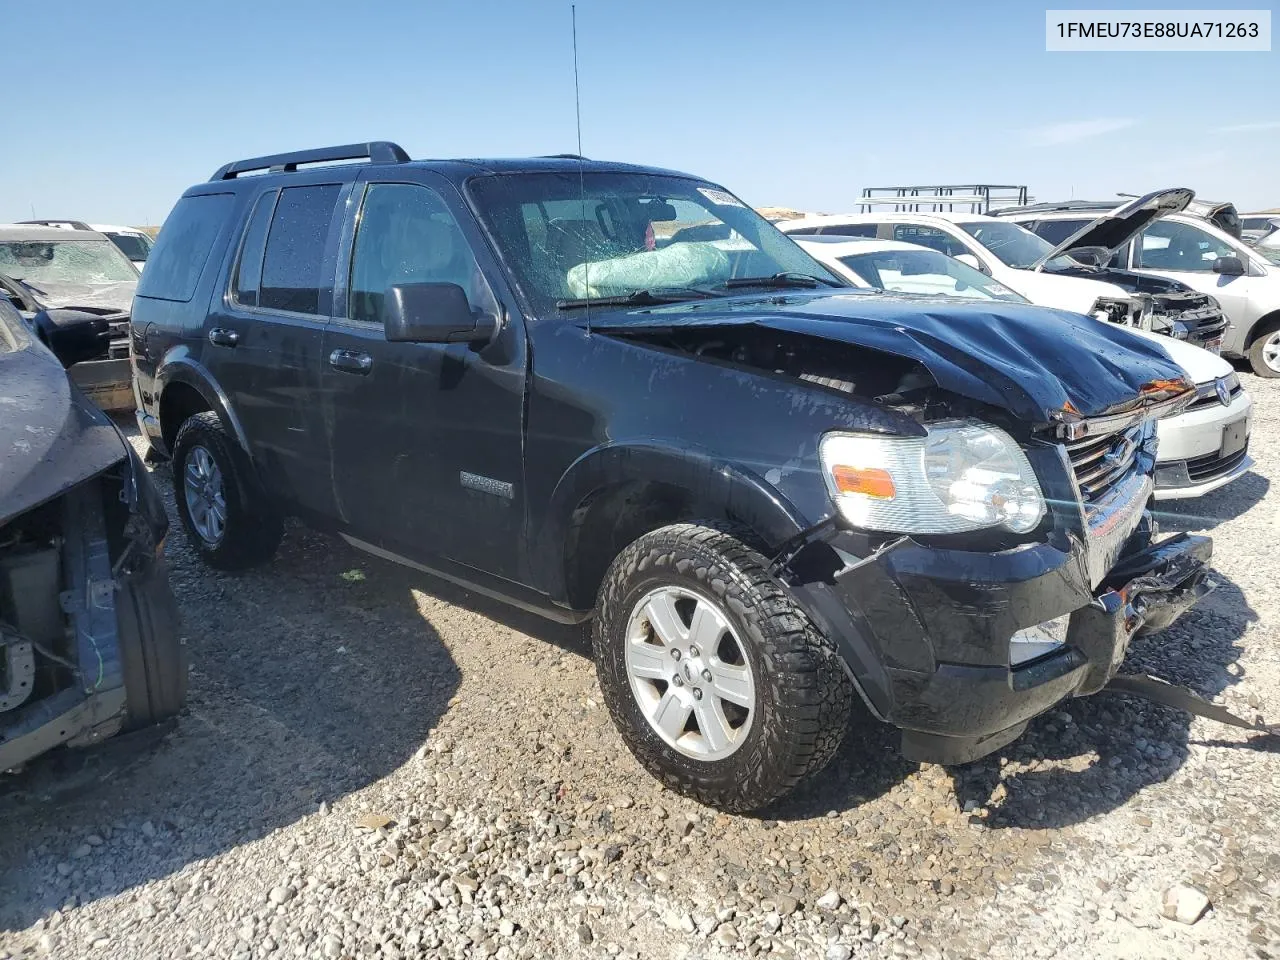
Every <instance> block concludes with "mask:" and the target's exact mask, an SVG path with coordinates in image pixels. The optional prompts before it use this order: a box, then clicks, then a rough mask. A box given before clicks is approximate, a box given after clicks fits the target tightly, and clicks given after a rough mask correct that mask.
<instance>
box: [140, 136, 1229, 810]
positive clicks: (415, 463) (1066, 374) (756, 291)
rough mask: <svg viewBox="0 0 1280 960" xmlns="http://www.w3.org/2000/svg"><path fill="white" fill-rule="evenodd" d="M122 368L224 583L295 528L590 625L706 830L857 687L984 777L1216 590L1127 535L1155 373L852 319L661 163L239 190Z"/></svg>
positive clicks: (914, 748) (769, 782)
mask: <svg viewBox="0 0 1280 960" xmlns="http://www.w3.org/2000/svg"><path fill="white" fill-rule="evenodd" d="M353 158H365V159H367V160H368V162H367V163H363V164H351V163H344V164H338V163H334V162H333V161H340V160H349V159H353ZM326 164H327V165H326ZM246 173H253V174H255V175H253V176H244V174H246ZM133 342H134V347H135V351H136V359H135V362H136V365H137V377H136V385H135V389H136V391H137V401H138V420H139V422H140V424H141V426H142V429H143V430H144V431H145V433H146V434H147V436H149V437H150V439H151V443H152V444H153V446H154V447H155V448H156V450H157V452H158V453H160V454H161V455H164V454H168V455H170V456H171V457H172V458H173V461H174V471H173V475H174V478H175V483H176V485H177V486H178V488H179V489H178V497H177V502H178V508H179V512H180V514H181V519H182V523H183V525H184V526H185V528H186V531H187V534H188V536H189V537H190V539H191V541H192V543H193V544H194V546H195V548H196V549H197V550H198V551H199V552H200V553H201V554H202V555H203V556H204V557H205V559H206V560H207V561H208V562H209V563H211V564H213V565H216V566H219V567H222V568H229V569H234V568H239V567H245V566H248V565H250V564H254V563H260V562H262V561H265V560H267V559H268V558H269V557H270V556H271V555H272V552H273V551H274V550H275V548H276V545H277V543H278V541H279V539H280V535H281V533H280V531H281V517H282V516H283V515H285V514H295V515H298V516H300V517H302V518H304V519H305V520H306V521H307V522H308V523H310V524H313V525H314V526H316V527H319V528H321V529H325V530H330V531H333V532H335V533H337V534H339V535H340V536H342V537H343V538H344V539H346V540H347V541H349V542H350V543H352V544H354V545H355V546H356V547H358V548H360V549H362V550H366V551H368V552H370V553H374V554H377V555H379V556H382V557H388V558H391V559H394V560H398V561H400V562H402V563H406V564H409V565H411V566H414V567H418V568H422V569H426V570H430V571H432V572H434V573H437V574H439V575H441V576H444V577H446V578H449V579H452V580H455V581H460V582H462V583H465V584H466V585H467V586H469V587H470V588H472V589H475V590H477V591H480V592H482V593H487V594H491V595H494V596H497V597H500V598H503V599H504V600H507V601H510V602H512V603H514V604H517V605H520V606H522V607H525V608H527V609H530V610H534V611H537V612H539V613H542V614H545V615H546V616H548V617H551V618H554V619H557V620H561V621H566V622H575V621H583V620H586V619H588V618H592V617H594V621H595V625H594V654H595V659H596V664H597V670H598V674H599V679H600V684H601V687H602V688H603V691H604V696H605V699H606V701H607V703H608V706H609V708H610V711H611V712H612V715H613V718H614V720H615V722H616V724H617V726H618V729H619V730H620V731H621V733H622V736H623V737H624V738H625V740H626V742H627V744H628V745H629V746H630V748H631V749H632V750H633V751H634V753H635V754H636V756H637V757H638V758H639V759H640V760H641V761H642V762H643V764H644V765H645V766H646V767H647V768H648V769H649V770H650V771H652V772H653V773H654V774H655V775H656V776H658V777H659V778H661V779H662V780H664V781H665V782H666V783H668V784H670V785H671V786H672V787H673V788H675V789H677V790H679V791H681V792H684V793H687V794H689V795H691V796H694V797H696V798H698V799H699V800H701V801H703V802H705V803H708V804H712V805H715V806H718V807H721V808H724V809H728V810H749V809H753V808H757V807H760V806H762V805H764V804H767V803H769V802H770V801H772V800H774V799H776V798H778V797H780V796H782V795H783V794H785V793H787V792H788V791H790V790H791V789H792V788H793V787H794V786H795V785H796V784H797V783H799V782H800V781H801V780H802V779H804V778H805V777H806V776H807V775H809V774H812V773H814V772H815V771H817V770H819V769H821V768H822V767H823V765H824V764H825V763H826V762H827V761H828V760H829V759H830V757H831V756H832V754H833V753H834V751H835V750H836V748H837V747H838V745H839V742H840V740H841V738H842V735H843V733H844V731H845V730H846V728H847V726H848V720H849V716H850V711H851V710H852V709H853V707H854V700H855V697H860V698H861V700H862V701H863V702H864V703H865V704H866V706H867V707H868V708H869V709H870V712H871V713H872V714H874V716H875V717H877V718H879V719H880V720H882V721H885V722H888V723H891V724H893V725H895V726H896V727H899V728H901V730H902V731H903V748H904V750H905V752H906V753H907V754H908V755H909V756H911V757H913V758H917V759H924V760H932V761H937V762H947V763H950V762H964V761H967V760H970V759H973V758H976V757H979V756H982V755H984V754H986V753H989V752H990V751H992V750H995V749H997V748H998V747H1000V746H1001V745H1003V744H1005V743H1007V742H1008V741H1009V740H1011V739H1013V738H1014V737H1016V736H1018V735H1019V733H1020V732H1021V731H1022V730H1023V729H1024V727H1025V726H1026V724H1027V721H1028V720H1029V719H1030V718H1031V717H1034V716H1035V715H1037V714H1039V713H1041V712H1043V711H1045V710H1047V709H1049V708H1050V707H1051V706H1052V705H1054V704H1055V703H1057V702H1059V701H1061V700H1062V699H1063V698H1066V697H1070V696H1073V695H1082V694H1088V693H1092V692H1094V691H1096V690H1098V689H1099V688H1100V687H1102V686H1103V685H1104V684H1105V683H1106V682H1107V681H1108V679H1109V678H1110V677H1111V676H1112V674H1113V673H1114V671H1115V670H1116V668H1117V666H1118V664H1119V663H1120V660H1121V658H1122V657H1123V655H1124V652H1125V648H1126V645H1127V644H1128V642H1129V640H1130V638H1131V637H1132V636H1133V635H1134V634H1135V633H1139V632H1143V631H1152V630H1159V629H1161V628H1163V627H1165V626H1167V625H1168V624H1169V623H1170V622H1172V621H1173V619H1174V618H1176V617H1177V616H1178V615H1179V614H1180V613H1182V612H1183V611H1184V610H1185V609H1186V608H1187V607H1189V606H1190V605H1191V604H1192V603H1193V602H1194V601H1195V600H1196V599H1197V598H1198V597H1199V596H1200V595H1201V594H1203V593H1204V592H1206V591H1207V590H1208V589H1209V583H1208V581H1207V580H1206V573H1207V568H1206V564H1207V562H1208V560H1209V556H1210V551H1211V542H1210V541H1209V540H1207V539H1204V538H1197V537H1187V536H1176V537H1173V538H1171V539H1168V540H1164V541H1163V542H1161V543H1156V542H1154V541H1153V534H1154V530H1153V527H1152V524H1151V521H1150V516H1149V514H1148V513H1147V506H1148V501H1149V499H1150V496H1151V490H1152V469H1153V464H1154V452H1155V422H1154V419H1153V418H1154V417H1155V416H1157V415H1159V414H1161V413H1163V412H1166V411H1170V410H1176V409H1178V408H1180V407H1181V406H1182V405H1185V404H1186V403H1188V402H1189V401H1190V400H1191V399H1192V396H1193V393H1192V389H1191V387H1190V385H1189V384H1188V383H1187V382H1186V381H1184V380H1183V379H1182V374H1181V372H1180V370H1179V368H1178V367H1177V366H1175V365H1174V364H1173V363H1172V362H1171V361H1170V360H1169V359H1168V357H1166V356H1165V355H1164V353H1163V352H1162V351H1161V350H1160V349H1159V348H1158V347H1155V346H1151V345H1149V344H1148V343H1146V342H1145V341H1141V340H1139V339H1137V338H1136V337H1134V336H1133V335H1132V334H1130V333H1128V332H1127V331H1125V330H1122V329H1120V328H1119V327H1113V326H1110V325H1104V324H1098V323H1095V322H1093V321H1090V320H1087V319H1085V318H1083V317H1076V316H1074V315H1071V314H1067V313H1062V312H1057V311H1051V310H1045V309H1041V308H1038V307H1031V306H1025V305H1021V304H1012V303H998V302H972V303H967V302H959V301H947V302H939V301H936V300H932V299H924V298H916V299H913V298H910V297H903V296H887V295H880V294H869V293H860V292H857V291H855V290H852V289H850V288H847V287H844V286H842V285H841V283H840V281H838V280H837V279H836V278H835V277H833V276H831V275H830V274H829V273H827V271H826V270H825V269H824V268H823V267H822V266H821V265H819V264H818V263H817V262H815V261H814V260H812V259H811V258H810V257H809V256H808V255H807V254H805V253H804V252H803V251H802V250H801V249H800V248H799V247H798V246H796V245H795V244H794V243H793V242H792V241H790V240H789V239H787V238H786V237H784V236H782V235H781V234H779V233H778V232H777V231H776V230H775V229H774V228H773V227H772V226H771V225H770V224H768V223H767V222H766V221H765V220H764V219H762V218H761V217H760V216H759V215H757V214H756V213H755V212H754V211H752V210H751V209H750V208H749V207H747V206H746V205H745V204H743V203H742V202H741V201H740V200H738V199H737V198H736V197H735V196H734V195H733V194H732V193H730V192H728V191H727V190H725V189H724V188H723V187H720V186H718V185H716V184H713V183H709V182H707V181H705V180H701V179H698V178H696V177H691V176H688V175H685V174H678V173H671V172H667V171H662V170H655V169H650V168H647V167H639V166H629V165H623V164H616V163H600V162H593V161H588V160H584V159H582V158H578V157H549V158H538V159H526V160H494V161H489V160H449V161H419V162H413V161H410V160H409V158H408V156H407V155H406V154H405V153H404V151H403V150H401V149H400V148H399V147H397V146H396V145H394V144H390V143H369V144H358V145H353V146H348V147H337V148H332V149H324V150H313V151H307V152H301V153H293V154H284V155H279V156H272V157H262V158H257V159H253V160H245V161H240V162H236V163H231V164H228V165H227V166H225V167H223V168H222V169H220V170H218V171H217V173H215V174H214V176H213V178H212V179H211V180H210V181H209V182H208V183H202V184H199V185H198V186H195V187H192V188H191V189H190V190H188V191H187V192H186V194H184V196H183V198H182V199H181V200H180V201H179V203H178V204H177V206H176V207H175V208H174V210H173V212H172V213H171V214H170V216H169V219H168V221H167V222H166V223H165V225H164V228H163V230H162V231H161V233H160V237H159V240H158V242H157V244H156V246H155V249H154V251H153V253H152V255H151V258H150V260H149V261H148V264H147V269H146V271H145V273H144V274H143V276H142V280H141V283H140V286H139V290H138V298H137V301H136V303H135V306H134V312H133Z"/></svg>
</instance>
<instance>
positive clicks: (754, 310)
mask: <svg viewBox="0 0 1280 960" xmlns="http://www.w3.org/2000/svg"><path fill="white" fill-rule="evenodd" d="M732 326H754V327H759V328H764V329H769V330H777V331H780V332H785V333H789V334H797V335H803V336H810V337H814V338H817V339H823V340H829V341H833V342H839V343H845V344H851V345H855V346H860V347H866V348H868V349H872V350H878V351H881V352H882V353H886V354H891V355H893V356H898V357H904V358H907V359H909V360H914V361H916V362H918V363H920V364H921V365H922V366H923V367H924V368H925V369H926V370H928V371H929V374H930V375H931V376H932V377H933V379H934V380H935V381H936V382H937V384H938V386H940V387H942V388H943V389H944V390H949V391H951V392H953V393H955V394H958V395H960V396H963V397H968V398H969V399H972V400H976V401H978V402H980V403H986V404H990V405H992V406H995V407H1000V408H1002V409H1005V410H1008V411H1009V412H1010V413H1012V414H1013V415H1014V416H1015V417H1017V418H1018V419H1020V420H1023V421H1025V422H1028V423H1031V424H1037V425H1041V424H1048V423H1051V422H1055V421H1061V420H1065V419H1074V418H1075V417H1077V416H1083V417H1094V416H1101V415H1103V414H1109V413H1115V412H1120V411H1122V410H1123V411H1127V410H1132V409H1134V408H1135V407H1137V406H1141V405H1143V404H1144V403H1147V402H1155V401H1156V400H1157V399H1165V398H1167V397H1168V396H1170V395H1171V394H1177V393H1178V392H1180V391H1183V390H1190V389H1191V384H1190V383H1189V382H1188V381H1187V380H1186V378H1185V375H1184V374H1183V371H1182V370H1181V369H1180V368H1179V367H1178V365H1177V364H1175V363H1174V362H1173V361H1172V360H1171V359H1170V358H1169V356H1168V354H1167V353H1165V351H1164V350H1162V349H1161V348H1160V347H1159V346H1158V345H1157V344H1155V343H1153V342H1148V341H1145V340H1141V339H1139V338H1137V337H1133V336H1130V335H1129V333H1128V332H1127V331H1126V330H1124V329H1123V328H1121V327H1118V326H1115V325H1114V324H1108V323H1099V322H1098V321H1096V320H1091V319H1088V318H1087V317H1083V316H1080V315H1078V314H1074V313H1068V312H1066V311H1063V310H1052V309H1049V308H1046V307H1037V306H1032V305H1030V304H1018V303H1004V302H994V301H982V300H963V301H962V300H943V299H939V298H933V297H898V296H889V295H882V294H872V293H861V292H855V291H853V290H841V291H838V292H837V291H815V292H812V293H810V292H804V293H798V292H796V293H793V292H788V293H786V294H781V295H769V296H752V297H734V298H727V299H722V300H699V301H692V302H689V303H681V304H676V305H672V306H664V307H657V308H652V309H645V310H633V311H627V312H616V313H607V314H603V315H598V316H595V317H593V318H592V321H591V329H592V330H593V331H597V332H601V333H608V334H611V335H615V336H624V337H625V336H628V335H636V336H639V335H643V334H647V333H656V332H661V331H664V330H671V329H675V328H689V327H706V328H709V329H715V328H717V327H732Z"/></svg>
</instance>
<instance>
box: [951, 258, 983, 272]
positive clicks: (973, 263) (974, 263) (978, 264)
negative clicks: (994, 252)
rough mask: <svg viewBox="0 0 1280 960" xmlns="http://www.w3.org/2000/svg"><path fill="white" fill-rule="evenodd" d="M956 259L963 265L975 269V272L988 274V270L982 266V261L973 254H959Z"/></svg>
mask: <svg viewBox="0 0 1280 960" xmlns="http://www.w3.org/2000/svg"><path fill="white" fill-rule="evenodd" d="M955 259H957V260H959V261H960V262H961V263H963V264H965V265H967V266H970V267H973V269H975V270H981V271H982V272H983V273H986V272H987V271H986V269H985V268H984V267H983V266H982V261H981V260H979V259H978V258H977V257H975V256H974V255H973V254H972V253H957V254H956V256H955Z"/></svg>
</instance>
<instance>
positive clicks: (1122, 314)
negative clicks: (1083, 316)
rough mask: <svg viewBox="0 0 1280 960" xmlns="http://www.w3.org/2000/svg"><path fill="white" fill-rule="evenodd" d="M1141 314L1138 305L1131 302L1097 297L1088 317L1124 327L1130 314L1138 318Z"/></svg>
mask: <svg viewBox="0 0 1280 960" xmlns="http://www.w3.org/2000/svg"><path fill="white" fill-rule="evenodd" d="M1135 306H1136V309H1135ZM1141 313H1142V305H1141V304H1140V303H1139V304H1136V305H1135V304H1134V302H1133V301H1132V300H1118V299H1116V298H1114V297H1099V298H1098V299H1097V300H1095V301H1094V302H1093V307H1092V308H1090V310H1089V316H1091V317H1093V319H1095V320H1101V321H1103V322H1104V323H1122V324H1125V325H1126V326H1127V325H1128V324H1129V318H1130V315H1131V314H1137V315H1139V316H1140V315H1141Z"/></svg>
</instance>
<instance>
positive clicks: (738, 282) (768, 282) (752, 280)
mask: <svg viewBox="0 0 1280 960" xmlns="http://www.w3.org/2000/svg"><path fill="white" fill-rule="evenodd" d="M819 284H823V285H825V286H828V287H838V286H840V284H838V283H833V282H832V281H830V280H823V279H822V278H821V277H814V276H810V275H809V274H807V273H796V272H794V271H787V272H785V273H775V274H774V275H773V276H771V277H733V278H731V279H729V280H726V281H725V282H724V283H722V284H721V286H722V287H724V288H725V289H727V290H732V289H734V288H735V287H805V288H807V289H810V290H812V289H813V288H814V287H816V286H818V285H819Z"/></svg>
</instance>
